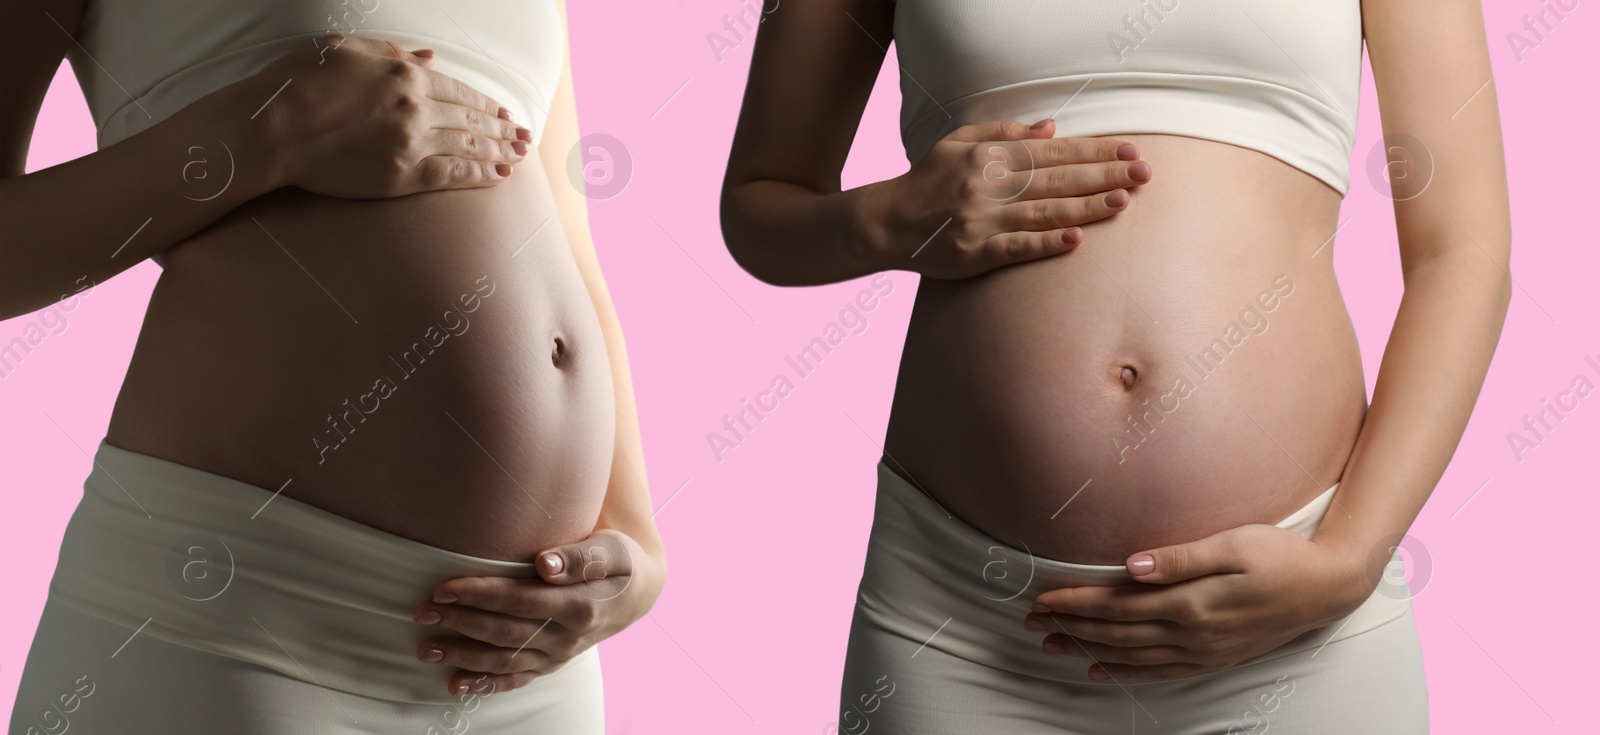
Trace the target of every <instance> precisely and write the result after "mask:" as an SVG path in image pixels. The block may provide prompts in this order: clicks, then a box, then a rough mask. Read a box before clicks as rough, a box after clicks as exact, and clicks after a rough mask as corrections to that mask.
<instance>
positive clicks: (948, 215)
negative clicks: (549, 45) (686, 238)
mask: <svg viewBox="0 0 1600 735" xmlns="http://www.w3.org/2000/svg"><path fill="white" fill-rule="evenodd" d="M893 31H894V3H892V2H881V1H873V0H813V1H808V2H803V3H790V4H783V5H780V6H779V7H778V8H777V9H776V10H774V11H772V12H770V13H768V14H767V15H766V16H765V18H764V19H763V21H762V24H761V30H760V32H759V33H758V34H757V36H756V44H755V50H754V52H753V55H752V59H751V64H750V78H749V81H748V82H747V83H746V85H745V95H744V102H743V106H742V107H741V108H740V112H739V125H738V128H737V129H736V131H735V133H734V139H733V150H732V152H731V154H730V156H729V159H728V171H727V176H726V178H725V180H724V182H723V190H722V233H723V239H724V240H726V241H727V245H728V251H729V252H730V253H731V254H732V255H733V257H734V259H735V260H737V261H738V262H739V264H740V265H741V266H743V267H744V269H745V270H746V271H748V272H749V273H750V274H751V275H753V276H755V277H756V278H759V279H761V280H763V281H766V282H767V283H771V284H774V285H788V286H799V285H815V284H822V283H833V282H836V281H842V280H847V279H850V278H856V277H859V276H863V275H867V274H869V273H875V272H877V271H882V270H888V269H894V268H901V269H906V270H911V271H915V272H917V273H921V274H923V275H927V276H933V277H936V278H965V277H968V276H974V275H977V274H979V273H983V272H985V271H988V270H991V269H994V268H998V267H1000V266H1003V265H1009V264H1012V263H1018V262H1022V261H1025V260H1032V259H1035V258H1041V257H1045V256H1049V255H1057V254H1060V253H1064V252H1067V251H1069V250H1071V249H1073V248H1074V247H1076V246H1077V244H1078V243H1079V242H1080V241H1081V240H1082V236H1083V233H1082V231H1081V230H1080V229H1078V228H1077V227H1074V225H1079V224H1084V223H1086V222H1091V221H1094V220H1099V219H1104V218H1106V217H1109V216H1111V215H1113V214H1115V213H1116V212H1118V211H1121V210H1122V209H1123V208H1124V207H1126V206H1127V204H1128V201H1129V200H1128V197H1127V195H1126V193H1125V192H1124V193H1122V194H1120V195H1119V194H1118V193H1117V192H1118V190H1119V189H1121V188H1128V187H1133V186H1138V185H1140V184H1142V183H1144V182H1146V181H1148V180H1149V179H1150V169H1149V164H1148V163H1142V162H1138V161H1136V160H1135V159H1137V157H1138V154H1137V151H1136V150H1134V148H1133V146H1131V145H1127V144H1125V143H1123V142H1121V141H1115V140H1101V139H1081V138H1078V139H1074V138H1061V139H1052V138H1051V136H1053V135H1054V133H1055V124H1054V122H1053V121H1050V120H1043V121H1040V122H1039V123H1038V124H1037V125H1035V126H1033V127H1029V126H1028V125H1025V124H1022V123H1020V122H1016V121H996V122H992V123H987V124H983V125H970V126H966V127H962V128H959V129H957V130H956V131H954V132H952V133H951V134H950V135H949V136H947V137H946V138H945V139H943V140H941V141H940V142H939V143H938V144H936V145H935V146H934V147H933V149H931V150H930V151H929V152H928V153H927V154H926V155H924V156H923V157H922V158H921V159H920V160H919V161H917V162H916V163H915V164H914V165H913V166H912V168H911V171H909V172H907V173H906V174H905V175H903V176H899V177H896V178H893V179H890V180H888V181H882V182H877V183H874V184H868V185H866V186H861V187H857V188H854V189H850V190H841V186H840V180H839V176H840V172H841V171H842V170H843V168H844V162H845V158H846V156H847V155H848V154H849V152H850V144H851V142H852V141H853V140H854V139H855V134H856V128H857V126H858V125H859V123H860V120H861V112H862V110H863V109H864V108H865V107H866V104H867V98H868V97H869V96H870V95H871V93H872V86H873V83H874V82H875V81H876V79H877V76H878V70H879V68H880V67H881V66H882V65H883V59H884V56H885V53H886V51H885V49H886V48H887V46H888V45H889V41H890V39H891V37H892V36H893ZM1028 169H1031V170H1028ZM1017 181H1026V182H1027V184H1026V185H1025V186H1024V188H1023V189H1022V190H1013V189H1012V185H1013V184H1014V182H1017ZM1102 192H1104V193H1103V194H1102ZM1090 195H1093V196H1090Z"/></svg>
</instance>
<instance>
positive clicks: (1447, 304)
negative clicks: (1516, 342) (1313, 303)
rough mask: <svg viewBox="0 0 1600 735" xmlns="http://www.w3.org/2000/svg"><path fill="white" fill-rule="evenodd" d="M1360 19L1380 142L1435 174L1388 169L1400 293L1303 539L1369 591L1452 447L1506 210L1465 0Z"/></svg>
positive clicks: (1501, 161) (1501, 253)
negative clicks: (1326, 504) (1329, 507)
mask: <svg viewBox="0 0 1600 735" xmlns="http://www.w3.org/2000/svg"><path fill="white" fill-rule="evenodd" d="M1362 22H1363V24H1364V25H1365V32H1366V37H1367V53H1368V55H1369V57H1370V58H1371V61H1372V74H1373V80H1374V81H1375V82H1376V84H1377V88H1378V104H1379V109H1380V111H1381V113H1382V117H1383V130H1384V135H1385V136H1386V140H1388V141H1395V140H1396V137H1397V136H1399V135H1401V134H1404V135H1408V136H1411V138H1413V139H1414V141H1415V143H1414V144H1406V143H1404V142H1401V143H1394V142H1391V143H1390V145H1406V146H1407V147H1410V146H1411V145H1420V146H1421V147H1422V150H1420V151H1418V150H1407V151H1405V152H1404V155H1405V156H1407V157H1408V158H1413V157H1418V156H1419V155H1421V154H1426V155H1428V156H1431V158H1432V160H1433V161H1434V170H1436V171H1439V172H1441V175H1435V176H1432V178H1431V180H1429V181H1427V182H1426V188H1425V189H1421V191H1420V193H1416V192H1417V191H1418V189H1419V188H1420V185H1421V183H1422V182H1414V183H1410V184H1407V183H1406V182H1404V181H1403V180H1401V178H1400V176H1399V175H1398V174H1399V172H1396V174H1397V175H1396V176H1395V181H1394V186H1395V190H1396V192H1402V191H1404V193H1405V195H1407V196H1410V195H1412V194H1415V195H1414V196H1411V198H1406V199H1401V198H1398V197H1397V198H1396V200H1395V203H1394V212H1395V223H1396V225H1397V228H1398V231H1399V236H1400V262H1401V268H1402V272H1403V274H1404V279H1405V296H1404V297H1403V298H1402V299H1401V302H1400V308H1399V312H1398V313H1397V314H1396V316H1395V322H1394V330H1393V332H1392V333H1391V334H1390V336H1389V343H1388V346H1387V347H1386V348H1385V350H1384V354H1383V363H1382V365H1381V366H1380V367H1379V371H1378V381H1377V386H1376V387H1375V388H1374V390H1373V394H1372V406H1371V408H1370V410H1369V411H1368V412H1367V418H1366V422H1365V423H1364V424H1363V425H1362V428H1361V435H1360V437H1359V438H1358V439H1357V440H1356V445H1355V450H1354V451H1353V452H1352V453H1351V455H1350V460H1349V462H1348V463H1347V464H1346V465H1345V470H1344V476H1343V478H1341V480H1340V483H1339V507H1340V508H1342V510H1343V511H1344V512H1331V513H1329V514H1328V517H1327V518H1325V519H1324V520H1323V522H1322V526H1321V527H1320V528H1319V529H1318V531H1317V534H1316V537H1315V539H1314V540H1315V541H1317V542H1318V543H1323V544H1328V545H1331V546H1337V547H1340V548H1343V549H1344V550H1345V552H1346V553H1347V554H1349V555H1351V557H1352V559H1353V560H1355V561H1357V562H1359V563H1360V564H1361V566H1362V568H1363V569H1364V571H1365V573H1366V574H1365V576H1364V577H1363V579H1362V581H1363V583H1364V584H1363V586H1362V589H1364V590H1366V591H1367V592H1370V591H1371V590H1372V588H1373V587H1375V586H1376V585H1377V583H1378V581H1379V579H1380V576H1381V574H1382V572H1383V566H1384V563H1385V562H1386V561H1387V560H1388V559H1389V556H1390V553H1392V551H1393V547H1395V546H1396V545H1397V544H1398V543H1399V542H1400V538H1401V537H1402V536H1403V535H1404V534H1405V533H1406V530H1407V529H1409V528H1410V527H1411V523H1412V522H1413V521H1415V520H1416V517H1417V514H1418V513H1419V512H1420V511H1421V510H1422V505H1423V503H1425V502H1427V500H1428V496H1429V494H1430V493H1432V492H1433V488H1434V486H1435V485H1436V484H1438V482H1439V478H1440V477H1441V476H1442V475H1443V474H1444V470H1445V467H1446V465H1448V464H1449V462H1450V458H1451V456H1452V455H1454V454H1455V450H1456V445H1457V444H1458V443H1459V442H1460V441H1461V435H1462V433H1463V432H1464V431H1465V430H1466V426H1467V420H1468V418H1469V417H1471V415H1472V408H1473V405H1474V404H1476V402H1477V400H1478V393H1479V391H1480V390H1481V389H1482V387H1483V381H1484V377H1485V375H1486V374H1487V372H1488V370H1489V362H1490V359H1491V358H1493V356H1494V351H1495V346H1496V345H1497V344H1498V343H1499V341H1500V330H1501V328H1502V327H1503V326H1504V324H1505V318H1506V309H1507V307H1508V305H1509V303H1510V301H1511V291H1512V282H1511V272H1510V266H1511V210H1510V203H1509V201H1508V195H1507V192H1506V165H1505V155H1504V153H1503V152H1502V143H1501V139H1500V112H1499V105H1498V103H1497V102H1496V98H1495V89H1494V84H1493V71H1492V69H1491V68H1490V66H1489V53H1488V48H1487V42H1486V41H1485V37H1484V27H1483V14H1482V8H1481V7H1480V6H1479V4H1478V2H1477V0H1448V1H1447V2H1436V3H1426V4H1419V3H1411V2H1401V1H1400V0H1366V1H1365V2H1363V3H1362ZM1394 159H1395V156H1394V155H1391V156H1390V160H1394ZM1409 175H1412V176H1415V175H1416V172H1409ZM1374 550H1377V553H1373V552H1374ZM1362 597H1363V598H1364V597H1365V595H1362Z"/></svg>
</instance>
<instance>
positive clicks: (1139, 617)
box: [1027, 0, 1512, 682]
mask: <svg viewBox="0 0 1600 735" xmlns="http://www.w3.org/2000/svg"><path fill="white" fill-rule="evenodd" d="M1361 14H1362V24H1363V26H1364V28H1363V31H1364V33H1365V35H1366V40H1367V53H1368V55H1369V56H1370V58H1371V62H1372V73H1373V80H1374V82H1375V83H1376V85H1377V90H1378V102H1379V109H1380V112H1381V115H1382V118H1383V130H1384V134H1385V136H1394V135H1397V134H1401V133H1404V134H1408V135H1411V136H1413V137H1414V138H1416V139H1418V140H1420V141H1422V143H1423V144H1424V145H1425V146H1427V149H1428V151H1429V153H1431V155H1432V157H1433V160H1434V162H1435V164H1434V169H1435V170H1436V171H1438V172H1439V174H1438V175H1437V176H1435V177H1434V178H1433V180H1432V181H1431V183H1430V184H1429V185H1428V187H1427V188H1426V189H1425V190H1424V191H1423V192H1422V193H1421V194H1420V195H1418V196H1415V197H1414V198H1410V199H1404V200H1398V199H1397V200H1396V201H1395V203H1394V212H1395V221H1396V224H1397V226H1398V230H1399V241H1400V260H1401V268H1402V274H1403V276H1404V281H1405V296H1404V298H1403V299H1402V300H1401V302H1400V308H1399V311H1398V313H1397V314H1396V316H1395V322H1394V329H1393V331H1392V332H1391V333H1390V337H1389V342H1388V345H1387V346H1386V348H1385V350H1384V355H1383V362H1382V365H1381V366H1380V368H1379V373H1378V380H1377V386H1376V388H1375V389H1374V390H1373V396H1372V404H1371V407H1370V409H1369V410H1368V413H1367V418H1366V422H1365V423H1364V424H1363V426H1362V429H1361V434H1360V437H1359V438H1358V439H1357V441H1356V446H1355V450H1354V452H1353V453H1352V454H1351V457H1350V460H1349V462H1348V463H1347V464H1346V465H1345V470H1344V476H1343V479H1342V480H1341V482H1340V484H1339V490H1338V505H1337V506H1335V508H1334V509H1333V510H1330V511H1329V513H1328V515H1327V516H1326V517H1325V518H1324V519H1323V521H1322V525H1321V527H1320V528H1318V530H1317V532H1316V534H1315V535H1314V536H1313V537H1312V538H1311V539H1310V540H1309V541H1308V540H1305V539H1302V538H1300V537H1299V536H1297V535H1295V534H1293V533H1291V532H1288V531H1285V530H1283V529H1279V528H1276V527H1273V526H1262V525H1252V526H1245V527H1242V528H1237V529H1233V530H1230V531H1225V532H1223V533H1219V534H1216V535H1213V536H1210V537H1207V538H1204V539H1201V540H1199V541H1195V542H1193V543H1188V544H1180V545H1175V546H1168V547H1163V548H1158V549H1152V550H1149V551H1146V552H1141V553H1138V554H1134V555H1132V556H1130V557H1129V558H1128V561H1127V567H1128V572H1129V573H1130V574H1132V575H1133V577H1134V578H1135V579H1137V580H1139V581H1140V582H1145V583H1147V584H1148V585H1153V586H1145V585H1135V586H1125V587H1081V588H1076V589H1062V590H1054V591H1051V592H1046V593H1044V594H1042V595H1040V596H1039V598H1038V599H1037V600H1036V605H1035V607H1034V609H1035V610H1036V611H1037V612H1035V613H1033V614H1030V615H1029V616H1028V623H1027V624H1028V626H1029V629H1030V630H1041V631H1056V632H1055V633H1054V634H1053V635H1050V636H1047V637H1046V639H1045V643H1044V645H1045V646H1046V650H1054V651H1055V652H1058V653H1061V654H1063V655H1066V656H1076V657H1079V658H1084V659H1086V660H1090V661H1094V662H1097V663H1096V664H1095V665H1092V666H1090V668H1089V671H1090V675H1091V676H1094V675H1096V672H1097V671H1098V672H1102V678H1105V677H1107V676H1108V677H1109V678H1114V679H1116V680H1117V681H1121V682H1129V681H1148V680H1158V679H1166V678H1172V677H1178V676H1189V675H1193V674H1197V673H1203V672H1207V671H1215V670H1217V669H1221V668H1226V667H1229V666H1233V665H1235V664H1237V663H1239V662H1241V661H1244V660H1246V659H1249V658H1251V657H1254V656H1256V655H1259V654H1262V653H1266V652H1267V651H1270V650H1272V649H1274V648H1276V647H1278V646H1280V645H1282V644H1283V643H1285V642H1287V641H1289V640H1291V639H1293V638H1294V637H1295V636H1297V635H1299V634H1300V633H1303V632H1305V631H1308V630H1312V629H1314V628H1318V627H1321V626H1324V625H1327V624H1328V623H1330V622H1333V621H1335V620H1338V619H1339V618H1341V617H1343V616H1344V615H1347V614H1349V612H1351V611H1352V610H1354V609H1355V608H1356V607H1357V606H1359V605H1360V604H1361V602H1362V601H1363V600H1365V599H1366V598H1367V596H1368V595H1370V594H1372V591H1373V589H1374V588H1376V586H1377V585H1378V583H1379V582H1380V581H1381V578H1382V574H1383V569H1384V565H1385V563H1387V561H1388V559H1389V557H1390V554H1391V553H1392V552H1393V551H1394V549H1395V547H1396V545H1397V544H1399V541H1400V539H1401V538H1402V537H1403V536H1404V535H1405V533H1406V531H1407V529H1409V528H1410V527H1411V524H1412V523H1413V522H1414V521H1415V520H1416V517H1417V514H1418V513H1419V512H1421V510H1422V506H1423V504H1424V503H1426V502H1427V500H1428V496H1429V495H1430V494H1431V493H1432V492H1433V489H1434V487H1435V486H1436V485H1437V484H1438V482H1439V478H1440V477H1441V476H1443V474H1444V471H1445V468H1446V466H1447V465H1448V464H1449V462H1450V458H1451V456H1452V455H1454V454H1455V450H1456V446H1457V444H1459V443H1460V441H1461V435H1462V433H1463V432H1464V431H1465V430H1466V425H1467V420H1468V419H1469V418H1470V417H1471V415H1472V408H1473V405H1474V404H1475V403H1476V402H1477V399H1478V393H1479V391H1480V390H1481V389H1482V387H1483V381H1484V378H1485V375H1486V374H1487V372H1488V368H1489V363H1490V360H1491V359H1492V357H1493V356H1494V351H1495V347H1496V345H1497V344H1498V343H1499V340H1500V332H1501V329H1502V327H1503V326H1504V324H1505V317H1506V311H1507V308H1508V307H1509V305H1510V300H1511V295H1512V283H1511V275H1510V270H1509V268H1510V256H1511V215H1510V204H1509V195H1508V192H1507V188H1506V173H1505V156H1504V153H1503V151H1502V144H1501V135H1500V115H1499V107H1498V103H1497V102H1496V98H1495V89H1494V85H1493V84H1492V83H1490V84H1488V86H1487V87H1483V85H1484V84H1485V82H1486V81H1487V80H1490V79H1492V70H1491V68H1490V65H1489V54H1488V47H1487V42H1486V41H1485V34H1484V27H1483V15H1482V10H1481V8H1480V6H1479V4H1478V3H1477V2H1472V1H1471V0H1451V1H1450V2H1445V3H1428V4H1426V5H1424V4H1421V3H1415V2H1405V1H1404V0H1366V1H1365V2H1363V3H1362V7H1361ZM1480 87H1483V88H1482V90H1481V91H1478V92H1477V96H1476V98H1474V99H1472V101H1471V102H1470V103H1469V102H1467V100H1468V98H1469V97H1472V96H1473V94H1474V91H1475V90H1479V88H1480ZM1463 104H1465V107H1463V106H1462V105H1463ZM1457 110H1459V114H1456V113H1457ZM1391 160H1393V158H1392V157H1391ZM1390 173H1391V178H1392V180H1394V181H1395V190H1396V191H1401V190H1403V185H1402V184H1401V181H1400V180H1401V179H1402V178H1403V177H1404V176H1405V175H1407V173H1408V171H1406V170H1405V169H1403V168H1400V169H1396V168H1393V167H1392V168H1391V172H1390Z"/></svg>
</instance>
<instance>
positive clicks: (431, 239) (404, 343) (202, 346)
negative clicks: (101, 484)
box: [107, 156, 615, 561]
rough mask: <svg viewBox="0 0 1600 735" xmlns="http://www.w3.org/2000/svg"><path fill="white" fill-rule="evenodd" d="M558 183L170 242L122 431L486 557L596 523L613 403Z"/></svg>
mask: <svg viewBox="0 0 1600 735" xmlns="http://www.w3.org/2000/svg"><path fill="white" fill-rule="evenodd" d="M550 186H551V184H550V182H549V180H548V179H547V178H546V175H545V172H544V171H543V170H542V168H541V167H540V164H539V161H538V159H537V158H536V157H532V156H530V157H529V158H527V159H525V160H524V161H523V162H522V163H520V164H518V165H517V168H516V170H515V172H514V173H513V175H512V176H511V178H510V179H509V180H508V181H506V182H505V183H503V184H501V185H499V186H497V187H492V188H487V189H476V190H466V191H448V192H432V193H426V194H416V195H411V196H407V197H401V198H397V199H383V200H347V199H334V198H328V197H322V196H317V195H314V194H309V193H307V192H304V191H302V190H299V189H293V188H286V189H280V190H278V191H276V192H273V193H271V194H268V195H265V196H261V197H258V198H256V199H254V200H252V201H250V202H249V203H247V204H246V205H245V206H243V207H241V208H239V209H237V210H235V211H234V212H233V213H231V214H230V215H229V216H228V217H227V218H225V219H223V220H221V221H219V222H217V223H215V224H214V225H212V226H211V227H210V228H208V229H206V230H204V231H203V232H201V233H199V234H197V235H195V236H194V237H192V238H190V239H188V240H186V241H184V242H183V243H181V244H179V245H178V246H176V247H174V248H172V249H171V250H169V251H167V253H166V267H165V271H164V272H163V273H162V275H161V278H160V280H159V281H158V282H157V284H156V288H155V293H154V295H153V296H152V298H151V301H150V307H149V312H148V314H147V315H146V317H145V323H144V327H143V330H142V331H141V333H140V335H139V342H138V345H137V348H136V349H135V351H134V356H133V361H132V364H131V366H130V367H129V370H128V375H127V379H126V381H125V382H124V384H123V386H122V392H121V394H120V395H119V396H118V399H117V405H116V410H115V413H114V415H113V417H112V420H111V425H110V430H109V432H108V435H107V441H108V442H109V443H110V444H112V445H113V446H117V447H121V448H123V449H127V450H131V451H135V452H141V453H144V454H149V455H152V456H155V457H159V458H162V459H166V460H170V461H174V462H178V463H181V464H185V465H189V466H191V467H195V468H198V469H201V470H205V471H208V472H212V473H215V474H218V475H222V476H224V477H228V478H232V479H235V480H240V481H243V482H247V483H250V484H252V485H256V486H259V487H262V488H266V489H269V490H274V491H277V490H280V489H281V490H282V495H284V496H288V497H291V498H294V499H296V500H299V501H302V502H306V503H310V504H312V505H315V506H318V507H320V508H322V509H324V510H327V511H330V512H333V513H336V514H338V515H341V516H344V517H346V518H350V519H352V520H355V521H358V522H360V523H364V524H367V525H370V526H373V527H376V528H378V529H380V530H383V531H387V532H390V533H394V534H397V535H400V536H404V537H407V538H410V539H413V540H416V541H420V542H422V543H426V544H430V545H433V546H437V547H440V548H444V549H448V550H451V551H456V552H459V553H464V554H470V555H474V556H480V557H486V558H493V559H504V560H517V561H531V559H532V557H533V555H534V554H536V553H538V552H539V551H541V550H543V549H545V548H549V547H551V546H554V545H558V544H563V543H569V542H572V541H576V540H578V539H581V538H583V537H585V536H587V535H588V534H589V533H590V532H591V531H592V529H593V528H594V524H595V520H596V518H597V516H598V514H599V509H600V505H601V502H602V500H603V499H604V495H605V489H606V484H607V478H608V476H609V472H610V466H611V452H612V446H613V441H614V426H615V414H614V405H615V404H614V396H613V393H612V383H611V372H610V366H609V363H608V360H607V355H606V347H605V343H604V340H603V338H602V334H601V330H600V325H599V320H598V318H597V316H596V313H595V309H594V306H593V302H592V301H591V300H590V297H589V293H588V291H587V290H586V288H585V286H584V282H583V280H582V277H581V275H580V273H579V271H578V268H577V265H576V262H575V261H574V259H573V257H572V254H571V252H570V250H569V249H568V245H567V241H566V238H565V233H564V231H563V228H562V226H561V222H560V219H559V217H558V215H557V211H556V207H555V203H554V199H553V198H552V196H551V190H550ZM263 512H271V511H270V505H268V506H267V509H266V510H265V511H263Z"/></svg>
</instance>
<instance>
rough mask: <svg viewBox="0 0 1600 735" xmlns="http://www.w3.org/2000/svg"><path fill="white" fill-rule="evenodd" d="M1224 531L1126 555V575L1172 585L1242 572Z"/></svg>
mask: <svg viewBox="0 0 1600 735" xmlns="http://www.w3.org/2000/svg"><path fill="white" fill-rule="evenodd" d="M1235 549H1236V545H1235V544H1234V543H1233V537H1232V536H1230V535H1229V534H1228V532H1226V531H1224V532H1223V533H1220V534H1216V535H1213V536H1207V537H1206V538H1203V539H1200V540H1199V541H1194V542H1191V543H1187V544H1177V545H1175V546H1163V547H1161V548H1159V549H1154V550H1151V551H1141V552H1139V553H1137V554H1134V555H1133V556H1130V557H1128V561H1127V566H1128V574H1129V575H1131V576H1132V577H1133V578H1134V580H1136V581H1139V582H1145V583H1149V584H1172V583H1174V582H1182V581H1184V580H1189V579H1194V578H1196V577H1204V576H1206V575H1207V574H1234V573H1242V572H1244V571H1245V569H1244V560H1243V559H1240V558H1239V557H1238V555H1237V554H1236V553H1235Z"/></svg>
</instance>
